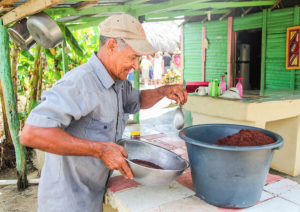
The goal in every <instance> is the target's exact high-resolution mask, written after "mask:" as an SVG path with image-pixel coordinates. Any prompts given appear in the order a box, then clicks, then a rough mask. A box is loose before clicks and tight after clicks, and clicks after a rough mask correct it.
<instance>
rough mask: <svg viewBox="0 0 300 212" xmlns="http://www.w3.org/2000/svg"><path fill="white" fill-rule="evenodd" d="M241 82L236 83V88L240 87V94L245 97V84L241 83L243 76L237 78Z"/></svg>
mask: <svg viewBox="0 0 300 212" xmlns="http://www.w3.org/2000/svg"><path fill="white" fill-rule="evenodd" d="M237 79H238V80H239V82H238V83H237V84H236V88H237V89H238V91H239V93H240V96H241V97H243V85H242V83H241V79H243V78H237Z"/></svg>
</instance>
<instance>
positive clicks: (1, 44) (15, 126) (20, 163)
mask: <svg viewBox="0 0 300 212" xmlns="http://www.w3.org/2000/svg"><path fill="white" fill-rule="evenodd" d="M9 53H10V52H9V37H8V33H7V27H5V26H3V25H2V20H1V19H0V80H1V86H2V91H3V96H4V103H5V111H6V115H7V121H8V125H9V131H10V135H11V138H12V140H13V143H14V147H15V152H16V164H17V167H16V168H17V170H18V189H19V190H23V189H25V188H27V187H28V182H27V173H26V155H27V154H26V148H25V147H24V146H22V145H21V144H20V141H19V133H20V122H19V118H18V111H17V101H16V99H15V94H14V90H13V83H12V78H11V69H10V54H9Z"/></svg>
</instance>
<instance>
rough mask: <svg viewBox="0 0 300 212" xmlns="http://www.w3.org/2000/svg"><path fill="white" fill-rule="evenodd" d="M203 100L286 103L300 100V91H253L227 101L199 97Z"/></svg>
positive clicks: (194, 94)
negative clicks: (286, 101) (240, 97)
mask: <svg viewBox="0 0 300 212" xmlns="http://www.w3.org/2000/svg"><path fill="white" fill-rule="evenodd" d="M188 95H189V96H198V94H197V93H189V94H188ZM199 97H201V98H214V99H224V100H228V101H235V102H242V103H260V102H272V101H285V100H296V99H300V91H298V90H282V89H280V90H266V91H259V90H252V91H244V96H243V98H242V99H240V100H237V99H225V98H221V97H210V96H208V95H206V96H199Z"/></svg>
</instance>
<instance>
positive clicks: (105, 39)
mask: <svg viewBox="0 0 300 212" xmlns="http://www.w3.org/2000/svg"><path fill="white" fill-rule="evenodd" d="M110 39H115V40H116V42H117V46H118V51H122V50H123V49H124V48H126V47H128V44H127V43H126V42H125V41H124V40H123V39H120V38H110V37H105V36H100V48H101V47H103V46H105V44H107V42H108V41H109V40H110Z"/></svg>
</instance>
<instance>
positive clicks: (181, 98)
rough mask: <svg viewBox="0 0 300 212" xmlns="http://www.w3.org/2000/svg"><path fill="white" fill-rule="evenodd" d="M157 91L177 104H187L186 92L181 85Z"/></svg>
mask: <svg viewBox="0 0 300 212" xmlns="http://www.w3.org/2000/svg"><path fill="white" fill-rule="evenodd" d="M158 89H159V92H160V93H161V94H163V95H164V96H166V97H167V98H169V99H172V100H174V101H176V102H177V103H179V102H180V103H181V104H185V103H186V102H187V92H186V90H185V89H184V88H183V87H182V85H167V86H163V87H160V88H158Z"/></svg>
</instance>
